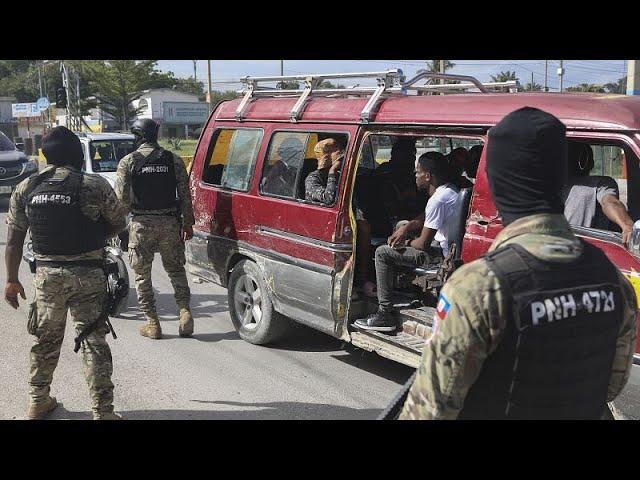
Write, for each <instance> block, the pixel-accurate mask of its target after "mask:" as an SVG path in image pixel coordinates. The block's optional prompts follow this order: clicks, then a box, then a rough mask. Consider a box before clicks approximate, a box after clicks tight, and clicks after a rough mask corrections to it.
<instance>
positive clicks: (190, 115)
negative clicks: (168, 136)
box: [162, 102, 209, 125]
mask: <svg viewBox="0 0 640 480" xmlns="http://www.w3.org/2000/svg"><path fill="white" fill-rule="evenodd" d="M208 117H209V104H208V103H205V102H162V121H163V122H164V123H176V124H179V125H187V124H189V125H190V124H198V125H203V124H204V123H205V122H206V121H207V118H208Z"/></svg>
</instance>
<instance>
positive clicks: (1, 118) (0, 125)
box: [0, 97, 18, 138]
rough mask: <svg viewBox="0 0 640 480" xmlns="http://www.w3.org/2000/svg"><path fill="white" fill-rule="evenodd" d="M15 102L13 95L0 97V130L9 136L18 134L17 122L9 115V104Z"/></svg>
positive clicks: (12, 136)
mask: <svg viewBox="0 0 640 480" xmlns="http://www.w3.org/2000/svg"><path fill="white" fill-rule="evenodd" d="M15 102H16V99H15V98H14V97H0V131H2V132H3V133H4V134H5V135H6V136H8V137H9V138H14V137H17V136H18V122H17V121H16V119H15V118H12V115H11V104H12V103H15Z"/></svg>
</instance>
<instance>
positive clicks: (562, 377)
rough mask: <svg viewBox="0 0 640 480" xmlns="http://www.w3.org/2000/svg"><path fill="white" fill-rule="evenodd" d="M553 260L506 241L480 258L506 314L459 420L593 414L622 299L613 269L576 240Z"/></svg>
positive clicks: (602, 395) (601, 397) (607, 373)
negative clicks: (572, 252)
mask: <svg viewBox="0 0 640 480" xmlns="http://www.w3.org/2000/svg"><path fill="white" fill-rule="evenodd" d="M582 244H583V248H584V250H583V253H582V255H581V256H580V257H579V258H578V259H577V260H576V261H574V262H571V263H569V264H558V263H551V262H545V261H543V260H540V259H539V258H537V257H535V256H534V255H532V254H531V253H529V252H527V250H526V249H525V248H524V247H522V246H521V245H517V244H511V245H508V246H506V247H504V248H500V249H498V250H496V251H494V252H492V253H490V254H488V255H486V256H485V258H486V260H487V263H488V265H489V268H490V269H491V270H492V271H493V273H494V274H495V275H496V276H497V277H498V279H499V280H500V286H501V287H502V288H505V289H506V290H507V291H506V294H507V296H508V300H507V301H508V305H513V308H512V313H510V314H509V315H510V316H509V318H507V319H506V322H507V324H506V329H505V332H504V337H503V338H502V340H501V341H500V343H499V345H498V347H497V348H496V350H495V352H494V353H493V354H492V355H490V356H489V357H488V358H487V359H486V361H485V362H484V365H483V367H482V371H481V373H480V375H479V377H478V379H477V381H476V382H475V383H474V384H473V385H472V386H471V389H470V390H469V392H468V394H467V397H466V399H465V402H464V407H463V409H462V411H461V412H460V414H459V416H458V418H459V419H599V418H600V417H601V416H602V414H603V412H604V410H605V407H606V397H607V388H608V385H609V379H610V377H611V368H612V365H613V360H614V355H615V351H616V342H617V336H618V331H619V327H620V325H621V323H622V319H623V311H624V301H625V299H624V298H623V296H622V291H621V287H620V284H619V279H618V274H617V270H616V267H615V266H614V265H613V264H612V263H611V262H610V261H609V260H608V259H607V258H606V257H605V255H604V253H603V252H602V251H601V250H600V249H598V248H596V247H594V246H592V245H590V244H589V243H586V242H582Z"/></svg>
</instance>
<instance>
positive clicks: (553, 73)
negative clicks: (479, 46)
mask: <svg viewBox="0 0 640 480" xmlns="http://www.w3.org/2000/svg"><path fill="white" fill-rule="evenodd" d="M451 61H452V62H453V63H454V64H455V66H454V67H453V68H452V69H450V70H447V73H456V74H460V75H473V76H475V77H476V78H478V79H479V80H480V81H481V82H488V81H491V78H490V76H491V75H495V74H497V73H498V72H500V71H507V70H511V71H514V70H515V72H516V74H517V77H518V78H519V80H520V83H521V84H522V85H525V84H527V83H529V82H531V74H532V73H533V80H534V81H535V83H538V84H540V85H544V71H545V60H451ZM424 65H425V60H284V74H285V75H298V74H307V73H337V72H370V71H371V72H374V71H382V70H387V69H392V68H400V69H402V71H403V73H404V74H405V76H406V77H407V79H408V78H410V77H411V76H413V74H415V72H416V70H418V69H420V68H424ZM559 66H560V60H548V77H547V78H548V85H549V89H550V90H551V91H557V90H558V89H559V86H560V80H559V77H558V74H557V69H558V67H559ZM158 67H159V69H160V70H162V71H172V72H173V73H174V74H175V76H177V77H182V78H186V77H192V76H193V61H192V60H159V61H158ZM196 69H197V70H196V75H197V78H198V79H199V80H202V81H204V83H205V87H206V81H207V61H206V60H197V64H196ZM564 69H565V74H564V81H563V87H564V88H567V87H571V86H573V85H578V84H580V83H595V84H604V83H608V82H615V81H617V80H618V79H619V78H621V77H623V76H626V71H627V61H626V60H564ZM211 75H212V78H213V87H212V88H213V90H235V89H238V88H239V87H240V84H239V83H227V82H237V81H238V80H239V79H240V78H241V77H243V76H246V75H253V76H267V75H280V60H212V61H211ZM354 81H355V82H361V81H360V80H359V79H356V80H349V81H342V82H341V83H343V84H347V85H349V84H350V83H349V82H354ZM334 83H335V82H334ZM369 83H370V84H373V83H374V80H371V81H370V82H369ZM361 84H362V85H367V84H368V83H367V82H366V81H362V82H361Z"/></svg>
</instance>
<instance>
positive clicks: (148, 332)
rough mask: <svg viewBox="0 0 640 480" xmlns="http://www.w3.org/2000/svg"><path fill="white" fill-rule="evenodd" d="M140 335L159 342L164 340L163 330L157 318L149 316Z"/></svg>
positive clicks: (141, 328)
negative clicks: (161, 339)
mask: <svg viewBox="0 0 640 480" xmlns="http://www.w3.org/2000/svg"><path fill="white" fill-rule="evenodd" d="M140 335H142V336H143V337H149V338H153V339H154V340H158V339H160V338H162V329H161V328H160V322H159V321H158V318H157V317H150V316H147V323H145V324H144V325H143V326H142V327H140Z"/></svg>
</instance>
